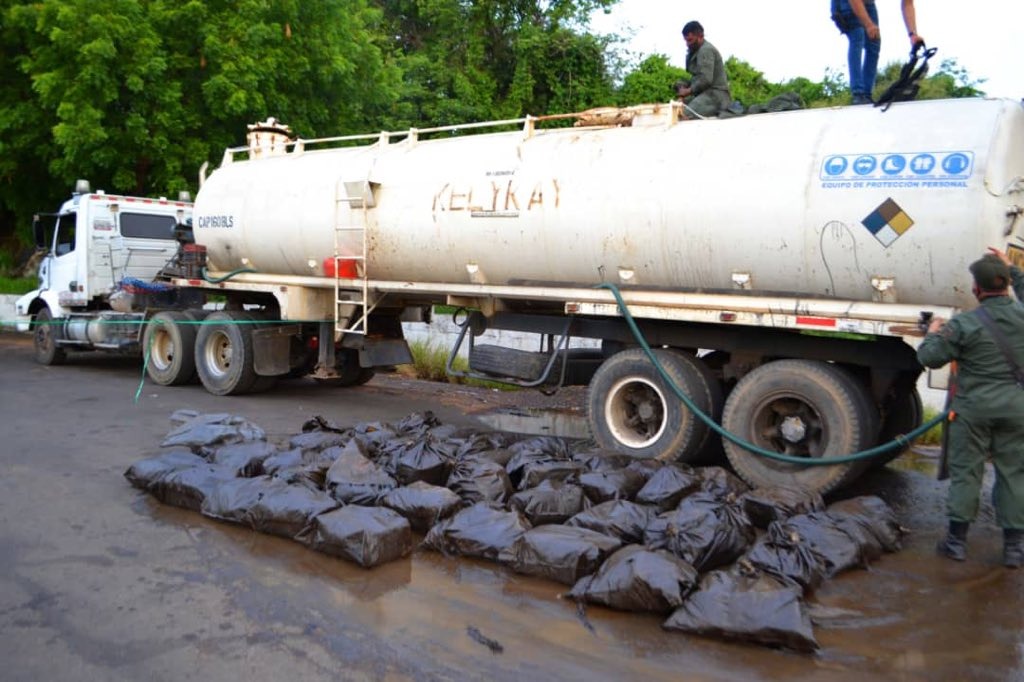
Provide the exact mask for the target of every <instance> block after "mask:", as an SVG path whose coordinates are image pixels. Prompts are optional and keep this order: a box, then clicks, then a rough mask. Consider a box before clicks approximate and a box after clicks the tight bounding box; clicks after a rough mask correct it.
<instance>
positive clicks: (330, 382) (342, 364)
mask: <svg viewBox="0 0 1024 682" xmlns="http://www.w3.org/2000/svg"><path fill="white" fill-rule="evenodd" d="M334 368H335V370H337V372H338V374H339V376H337V377H334V378H331V379H315V381H316V382H317V383H318V384H321V385H323V386H335V387H337V388H350V387H352V386H362V385H363V384H365V383H366V382H367V381H369V380H370V379H372V378H373V377H374V376H375V375H376V372H375V371H374V369H373V367H361V366H360V365H359V351H357V350H355V349H352V348H343V349H338V351H337V359H336V362H335V364H334Z"/></svg>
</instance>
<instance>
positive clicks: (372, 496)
mask: <svg viewBox="0 0 1024 682" xmlns="http://www.w3.org/2000/svg"><path fill="white" fill-rule="evenodd" d="M326 486H327V489H328V490H329V491H330V493H331V495H333V496H334V498H335V499H336V500H339V501H341V502H344V503H346V504H362V505H366V506H374V505H376V504H377V503H378V501H379V500H380V498H381V497H383V496H384V495H386V494H387V493H388V492H390V491H391V490H394V489H395V488H396V487H398V484H397V483H396V482H395V479H393V478H391V476H389V475H388V474H387V472H386V471H384V470H383V469H382V468H380V467H379V466H377V465H376V464H374V463H373V462H371V461H370V460H369V459H367V458H366V456H365V455H364V450H363V448H362V446H360V444H359V443H358V441H356V440H352V441H350V442H349V444H348V445H346V446H345V448H344V449H343V450H342V451H341V453H340V454H339V455H338V459H337V460H336V461H335V462H334V464H332V465H331V468H330V469H328V470H327V479H326Z"/></svg>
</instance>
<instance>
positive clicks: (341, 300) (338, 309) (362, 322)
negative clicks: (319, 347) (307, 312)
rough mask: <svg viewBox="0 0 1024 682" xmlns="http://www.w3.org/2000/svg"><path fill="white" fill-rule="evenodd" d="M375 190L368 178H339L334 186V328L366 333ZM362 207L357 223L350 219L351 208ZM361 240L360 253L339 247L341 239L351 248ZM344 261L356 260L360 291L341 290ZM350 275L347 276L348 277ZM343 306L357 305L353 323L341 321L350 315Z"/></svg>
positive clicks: (348, 332) (346, 331)
mask: <svg viewBox="0 0 1024 682" xmlns="http://www.w3.org/2000/svg"><path fill="white" fill-rule="evenodd" d="M373 205H374V203H373V191H372V189H371V187H370V183H369V181H367V180H356V181H354V182H352V181H348V182H346V181H344V180H339V181H338V184H337V186H336V187H335V201H334V331H335V332H336V333H337V332H342V333H347V334H363V335H366V333H367V325H368V322H369V315H370V310H371V306H370V301H369V299H370V290H369V285H368V284H367V282H368V280H369V277H368V273H367V272H366V270H367V268H366V265H367V241H366V220H367V217H368V216H367V211H368V209H370V208H373ZM353 208H359V209H362V220H361V221H360V222H359V223H358V224H353V223H352V222H350V216H351V210H350V209H353ZM351 236H355V237H356V239H351V238H348V239H344V238H343V237H351ZM356 240H358V242H359V244H360V250H359V253H358V254H344V255H343V254H342V253H341V252H340V247H341V245H342V243H344V244H345V246H346V248H348V249H350V248H351V246H352V242H353V241H356ZM343 261H354V262H355V264H356V274H357V277H358V279H359V281H360V287H359V289H358V290H357V291H342V290H341V283H340V280H341V279H342V277H341V263H342V262H343ZM346 279H347V278H346ZM342 306H345V307H346V308H348V307H351V306H355V308H356V313H357V314H356V315H354V316H352V320H353V321H352V323H351V324H350V325H349V326H345V325H344V324H343V323H342V321H341V320H342V319H343V318H347V315H343V314H342Z"/></svg>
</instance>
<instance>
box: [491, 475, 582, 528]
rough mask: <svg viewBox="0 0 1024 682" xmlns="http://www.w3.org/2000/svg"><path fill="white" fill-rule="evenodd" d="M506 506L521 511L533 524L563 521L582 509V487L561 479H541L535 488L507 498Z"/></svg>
mask: <svg viewBox="0 0 1024 682" xmlns="http://www.w3.org/2000/svg"><path fill="white" fill-rule="evenodd" d="M508 506H509V508H510V509H515V510H517V511H520V512H522V513H523V515H524V516H525V517H526V518H527V519H528V520H529V521H530V523H531V524H532V525H534V526H540V525H544V524H550V523H565V521H567V520H568V519H569V517H571V516H573V515H574V514H578V513H579V512H580V510H582V509H583V489H582V488H580V487H579V486H578V485H574V484H572V483H563V482H562V481H554V480H547V481H543V482H542V483H541V484H540V485H538V486H537V487H536V488H530V489H529V490H523V491H521V492H518V493H516V494H515V495H513V496H512V497H511V498H509V501H508Z"/></svg>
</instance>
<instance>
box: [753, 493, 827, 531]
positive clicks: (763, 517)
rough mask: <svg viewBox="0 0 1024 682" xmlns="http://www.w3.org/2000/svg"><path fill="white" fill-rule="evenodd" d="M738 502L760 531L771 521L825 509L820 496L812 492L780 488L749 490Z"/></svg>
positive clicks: (783, 519)
mask: <svg viewBox="0 0 1024 682" xmlns="http://www.w3.org/2000/svg"><path fill="white" fill-rule="evenodd" d="M740 501H741V502H742V504H743V508H744V509H745V510H746V512H747V516H749V517H750V520H751V521H752V522H753V524H754V525H755V526H757V527H758V528H762V529H764V528H768V525H769V524H770V523H772V522H773V521H785V520H786V519H788V518H789V517H790V516H794V515H796V514H806V513H808V512H814V511H821V510H822V509H824V508H825V502H824V500H822V499H821V495H819V494H818V493H816V492H814V491H813V490H806V489H804V488H786V487H782V486H775V487H771V488H757V489H755V490H751V491H750V492H747V493H744V494H743V495H742V496H741V497H740Z"/></svg>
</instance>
